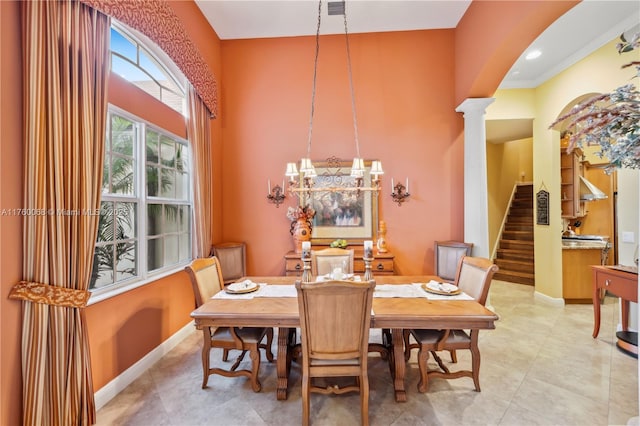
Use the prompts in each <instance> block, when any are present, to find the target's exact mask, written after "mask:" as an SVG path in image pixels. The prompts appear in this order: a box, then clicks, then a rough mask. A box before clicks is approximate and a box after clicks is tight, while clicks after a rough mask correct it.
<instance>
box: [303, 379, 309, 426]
mask: <svg viewBox="0 0 640 426" xmlns="http://www.w3.org/2000/svg"><path fill="white" fill-rule="evenodd" d="M309 385H310V383H309V376H308V375H307V374H305V373H303V374H302V424H303V426H309V402H310V401H309V394H310V389H309Z"/></svg>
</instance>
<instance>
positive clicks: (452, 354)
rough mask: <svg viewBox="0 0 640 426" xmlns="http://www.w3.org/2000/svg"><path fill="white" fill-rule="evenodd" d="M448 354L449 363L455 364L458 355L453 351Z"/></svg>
mask: <svg viewBox="0 0 640 426" xmlns="http://www.w3.org/2000/svg"><path fill="white" fill-rule="evenodd" d="M449 353H450V354H451V362H452V363H454V364H455V363H457V362H458V355H457V354H456V351H455V349H454V350H452V351H449Z"/></svg>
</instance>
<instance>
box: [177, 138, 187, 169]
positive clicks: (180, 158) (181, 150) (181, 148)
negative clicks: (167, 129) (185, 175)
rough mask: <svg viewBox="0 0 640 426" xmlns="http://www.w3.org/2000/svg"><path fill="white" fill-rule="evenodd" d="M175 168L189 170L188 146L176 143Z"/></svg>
mask: <svg viewBox="0 0 640 426" xmlns="http://www.w3.org/2000/svg"><path fill="white" fill-rule="evenodd" d="M176 170H178V171H180V172H184V171H186V170H189V148H187V147H186V146H185V145H182V144H178V145H177V152H176Z"/></svg>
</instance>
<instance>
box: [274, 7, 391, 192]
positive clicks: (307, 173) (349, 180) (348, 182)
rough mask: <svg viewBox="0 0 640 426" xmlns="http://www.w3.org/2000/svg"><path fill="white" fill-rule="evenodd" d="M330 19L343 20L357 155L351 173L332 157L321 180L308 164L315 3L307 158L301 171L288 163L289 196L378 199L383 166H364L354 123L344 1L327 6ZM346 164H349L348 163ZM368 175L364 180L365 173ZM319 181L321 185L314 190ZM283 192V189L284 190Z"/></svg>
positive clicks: (319, 23) (309, 162) (356, 126)
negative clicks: (367, 194) (369, 195)
mask: <svg viewBox="0 0 640 426" xmlns="http://www.w3.org/2000/svg"><path fill="white" fill-rule="evenodd" d="M328 10H329V15H339V14H342V15H343V16H344V35H345V44H346V51H347V52H346V53H347V72H348V76H349V88H350V94H351V112H352V115H353V131H354V141H355V145H356V153H355V154H356V155H355V157H354V159H353V161H352V162H351V171H350V173H346V172H343V168H342V167H341V166H342V164H341V161H340V160H339V159H337V158H335V157H331V158H329V159H327V161H326V162H325V163H324V165H325V166H327V167H326V168H324V169H323V170H324V171H323V172H322V173H321V175H320V176H318V173H317V172H316V168H315V166H314V164H313V162H312V161H311V139H312V134H313V113H314V109H315V97H316V80H317V72H318V53H319V51H320V25H321V21H322V18H321V15H322V0H320V1H319V2H318V25H317V28H316V50H315V59H314V66H313V88H312V91H311V113H310V117H309V133H308V138H307V154H306V157H304V158H302V159H301V160H300V167H299V168H298V166H297V165H296V163H295V162H291V163H287V168H286V172H285V176H287V177H288V178H289V180H288V182H289V184H288V186H289V188H288V189H289V192H290V193H291V194H295V195H296V196H298V197H305V196H306V197H309V196H310V195H311V193H313V192H341V193H349V194H350V195H352V196H359V195H360V193H361V192H362V191H365V192H367V191H368V192H371V193H372V194H375V195H377V194H378V192H379V191H380V176H381V175H382V174H384V171H383V170H382V163H381V162H380V161H378V160H374V161H371V162H370V163H368V162H367V163H368V164H367V163H365V161H364V160H363V159H362V157H361V156H360V142H359V140H358V123H357V120H356V104H355V95H354V90H353V76H352V71H351V52H350V50H349V31H348V27H347V12H346V6H345V1H344V0H343V1H336V2H329V3H328ZM347 164H348V163H347ZM366 167H369V172H368V176H367V169H366ZM318 179H321V180H322V182H323V184H322V185H319V186H315V183H316V181H317V180H318ZM283 189H284V188H283Z"/></svg>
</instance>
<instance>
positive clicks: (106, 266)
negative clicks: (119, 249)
mask: <svg viewBox="0 0 640 426" xmlns="http://www.w3.org/2000/svg"><path fill="white" fill-rule="evenodd" d="M112 261H113V245H112V244H109V245H106V246H98V247H96V251H95V253H94V255H93V270H92V271H91V282H90V283H89V288H100V287H104V286H106V285H111V284H113V263H112Z"/></svg>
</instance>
